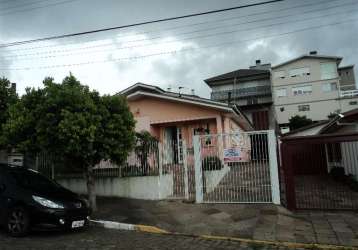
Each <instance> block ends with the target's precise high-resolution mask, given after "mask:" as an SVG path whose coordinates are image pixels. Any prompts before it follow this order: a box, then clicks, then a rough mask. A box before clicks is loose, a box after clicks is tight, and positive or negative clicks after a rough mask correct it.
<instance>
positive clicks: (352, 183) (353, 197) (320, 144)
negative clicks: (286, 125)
mask: <svg viewBox="0 0 358 250" xmlns="http://www.w3.org/2000/svg"><path fill="white" fill-rule="evenodd" d="M281 152H282V166H283V167H282V170H283V177H284V180H285V193H286V200H287V207H288V208H289V209H327V210H334V209H336V210H356V209H358V134H351V135H334V134H328V135H319V136H305V137H296V138H294V137H293V138H292V137H291V138H290V137H288V138H283V140H282V144H281Z"/></svg>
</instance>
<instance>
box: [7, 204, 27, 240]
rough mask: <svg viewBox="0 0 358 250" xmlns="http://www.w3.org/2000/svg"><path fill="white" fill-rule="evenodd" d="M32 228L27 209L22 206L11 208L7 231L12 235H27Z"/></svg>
mask: <svg viewBox="0 0 358 250" xmlns="http://www.w3.org/2000/svg"><path fill="white" fill-rule="evenodd" d="M29 229H30V219H29V214H28V213H27V211H26V210H25V209H24V208H22V207H15V208H13V209H11V210H10V212H9V215H8V218H7V231H8V232H9V234H10V235H11V236H14V237H21V236H25V235H26V234H27V233H28V232H29Z"/></svg>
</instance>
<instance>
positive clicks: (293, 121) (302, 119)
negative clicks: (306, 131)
mask: <svg viewBox="0 0 358 250" xmlns="http://www.w3.org/2000/svg"><path fill="white" fill-rule="evenodd" d="M312 123H313V121H312V120H311V119H309V118H307V117H306V116H305V115H304V116H299V115H295V116H292V117H291V118H290V119H289V127H290V130H291V131H292V130H296V129H299V128H302V127H304V126H307V125H310V124H312Z"/></svg>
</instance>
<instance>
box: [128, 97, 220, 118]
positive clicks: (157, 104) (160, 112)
mask: <svg viewBox="0 0 358 250" xmlns="http://www.w3.org/2000/svg"><path fill="white" fill-rule="evenodd" d="M128 104H129V107H130V110H131V111H132V113H133V114H134V116H135V117H149V118H150V122H151V123H163V122H171V121H178V120H192V119H198V118H200V117H203V118H204V117H216V116H218V115H221V114H222V112H221V111H218V110H215V109H212V108H205V107H200V106H198V105H193V104H185V103H179V102H174V101H169V100H163V99H157V98H149V97H146V98H142V99H139V100H135V101H128Z"/></svg>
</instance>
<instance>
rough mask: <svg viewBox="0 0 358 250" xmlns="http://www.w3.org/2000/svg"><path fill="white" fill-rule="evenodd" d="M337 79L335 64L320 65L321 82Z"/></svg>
mask: <svg viewBox="0 0 358 250" xmlns="http://www.w3.org/2000/svg"><path fill="white" fill-rule="evenodd" d="M336 77H337V64H336V63H335V62H329V63H321V80H327V79H333V78H336Z"/></svg>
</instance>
